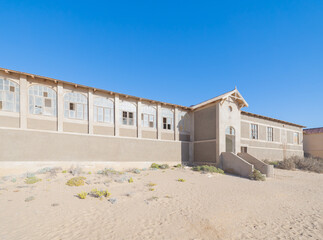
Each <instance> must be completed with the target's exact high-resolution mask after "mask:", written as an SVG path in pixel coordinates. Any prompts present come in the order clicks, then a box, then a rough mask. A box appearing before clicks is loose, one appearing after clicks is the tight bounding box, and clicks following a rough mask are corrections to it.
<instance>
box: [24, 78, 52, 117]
mask: <svg viewBox="0 0 323 240" xmlns="http://www.w3.org/2000/svg"><path fill="white" fill-rule="evenodd" d="M39 101H40V102H41V103H40V104H39ZM48 102H50V106H48ZM28 110H29V114H31V115H37V116H46V117H57V92H56V91H55V89H53V88H52V87H51V86H48V85H43V84H32V85H31V86H29V88H28Z"/></svg>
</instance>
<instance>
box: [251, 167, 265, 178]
mask: <svg viewBox="0 0 323 240" xmlns="http://www.w3.org/2000/svg"><path fill="white" fill-rule="evenodd" d="M249 177H250V179H251V180H255V181H265V180H266V178H265V177H264V175H263V174H262V173H261V172H259V171H258V170H256V169H255V170H253V172H252V173H251V174H250V176H249Z"/></svg>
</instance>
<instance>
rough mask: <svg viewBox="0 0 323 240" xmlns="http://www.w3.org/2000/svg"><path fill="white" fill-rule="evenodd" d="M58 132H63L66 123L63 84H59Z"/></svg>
mask: <svg viewBox="0 0 323 240" xmlns="http://www.w3.org/2000/svg"><path fill="white" fill-rule="evenodd" d="M56 107H57V131H58V132H63V121H64V92H63V83H61V82H59V83H58V84H57V106H56Z"/></svg>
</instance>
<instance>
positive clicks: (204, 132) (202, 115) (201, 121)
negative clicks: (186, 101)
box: [194, 105, 217, 141]
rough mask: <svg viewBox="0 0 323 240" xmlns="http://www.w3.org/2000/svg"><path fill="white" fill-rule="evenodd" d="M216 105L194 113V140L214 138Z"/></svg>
mask: <svg viewBox="0 0 323 240" xmlns="http://www.w3.org/2000/svg"><path fill="white" fill-rule="evenodd" d="M216 117H217V115H216V105H213V106H210V107H207V108H204V109H201V110H197V111H195V112H194V140H195V141H200V140H210V139H215V138H216Z"/></svg>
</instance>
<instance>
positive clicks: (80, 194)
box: [77, 191, 87, 199]
mask: <svg viewBox="0 0 323 240" xmlns="http://www.w3.org/2000/svg"><path fill="white" fill-rule="evenodd" d="M77 196H78V197H79V198H80V199H85V198H86V196H87V193H86V192H84V191H83V192H81V193H78V194H77Z"/></svg>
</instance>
